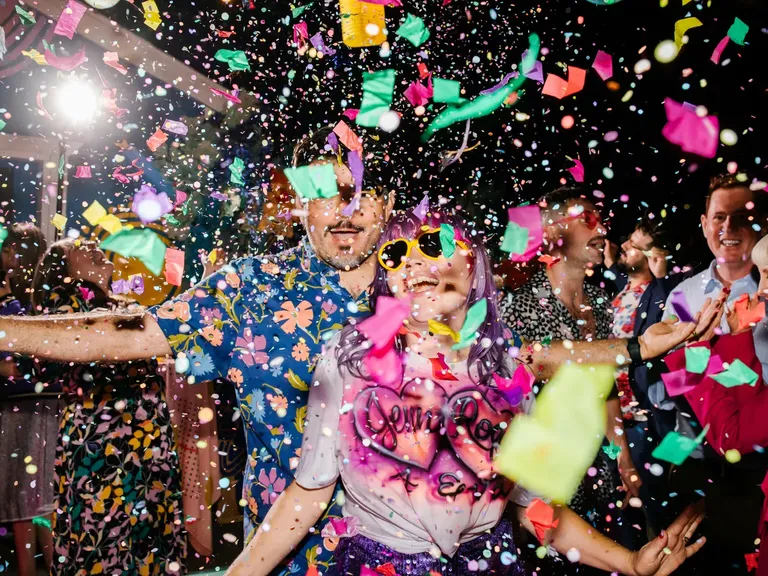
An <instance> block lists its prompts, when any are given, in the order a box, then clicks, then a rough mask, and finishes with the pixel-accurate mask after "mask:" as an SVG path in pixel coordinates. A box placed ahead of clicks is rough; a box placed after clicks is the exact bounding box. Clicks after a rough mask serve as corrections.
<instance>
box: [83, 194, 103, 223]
mask: <svg viewBox="0 0 768 576" xmlns="http://www.w3.org/2000/svg"><path fill="white" fill-rule="evenodd" d="M106 215H107V211H106V209H105V208H104V206H102V205H101V204H100V203H99V201H98V200H94V201H93V204H91V205H90V206H89V207H88V208H86V209H85V210H84V211H83V218H85V219H86V220H87V221H88V223H89V224H90V225H91V226H98V224H99V221H101V220H102V219H103V218H104V217H105V216H106Z"/></svg>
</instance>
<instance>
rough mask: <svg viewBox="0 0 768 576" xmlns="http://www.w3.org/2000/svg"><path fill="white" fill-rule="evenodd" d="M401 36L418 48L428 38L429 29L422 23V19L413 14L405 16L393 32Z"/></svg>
mask: <svg viewBox="0 0 768 576" xmlns="http://www.w3.org/2000/svg"><path fill="white" fill-rule="evenodd" d="M395 34H397V35H398V36H400V37H401V38H405V39H406V40H408V41H409V42H410V43H411V44H413V45H414V46H416V48H418V47H419V46H421V45H422V44H424V42H426V41H427V40H429V29H428V28H427V27H426V26H425V25H424V20H422V19H421V18H419V17H418V16H414V15H413V14H408V15H407V16H406V17H405V22H403V23H402V24H401V25H400V28H398V29H397V32H395Z"/></svg>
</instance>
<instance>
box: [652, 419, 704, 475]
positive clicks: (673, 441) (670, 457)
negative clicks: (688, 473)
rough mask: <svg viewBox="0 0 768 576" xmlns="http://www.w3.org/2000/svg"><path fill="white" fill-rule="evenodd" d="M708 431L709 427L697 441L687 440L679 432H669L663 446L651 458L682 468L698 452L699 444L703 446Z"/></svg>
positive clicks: (658, 447) (662, 443)
mask: <svg viewBox="0 0 768 576" xmlns="http://www.w3.org/2000/svg"><path fill="white" fill-rule="evenodd" d="M708 430H709V426H707V427H706V428H705V429H704V430H703V431H702V432H701V434H699V435H698V436H697V437H696V438H695V439H693V438H686V437H685V436H683V435H681V434H679V433H677V432H669V433H668V434H667V435H666V436H664V439H663V440H662V441H661V444H659V445H658V446H657V447H656V449H655V450H654V451H653V452H652V453H651V456H653V457H654V458H656V459H657V460H663V461H664V462H669V463H671V464H674V465H675V466H680V465H681V464H682V463H683V462H685V459H686V458H688V456H690V455H691V454H692V453H693V451H694V450H696V448H697V447H698V446H699V444H701V442H702V441H703V440H704V437H705V436H706V435H707V431H708Z"/></svg>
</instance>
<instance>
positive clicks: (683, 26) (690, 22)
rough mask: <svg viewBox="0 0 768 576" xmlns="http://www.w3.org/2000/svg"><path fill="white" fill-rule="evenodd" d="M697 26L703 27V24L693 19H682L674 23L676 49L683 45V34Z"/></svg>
mask: <svg viewBox="0 0 768 576" xmlns="http://www.w3.org/2000/svg"><path fill="white" fill-rule="evenodd" d="M699 26H703V24H702V23H701V20H699V19H698V18H695V17H692V18H683V19H682V20H678V21H677V22H675V44H676V45H677V47H678V49H679V48H680V47H681V46H682V45H683V36H685V33H686V32H688V30H690V29H691V28H697V27H699Z"/></svg>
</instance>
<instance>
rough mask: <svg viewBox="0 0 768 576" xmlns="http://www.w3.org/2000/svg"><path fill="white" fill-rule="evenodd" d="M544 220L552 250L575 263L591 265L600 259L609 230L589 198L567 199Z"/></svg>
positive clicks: (588, 266) (595, 264)
mask: <svg viewBox="0 0 768 576" xmlns="http://www.w3.org/2000/svg"><path fill="white" fill-rule="evenodd" d="M551 219H552V223H551V224H549V223H548V222H545V223H544V225H545V230H546V240H547V242H549V243H551V244H552V246H553V247H552V253H553V254H558V255H559V256H561V257H562V258H563V259H564V260H565V261H566V262H568V263H570V264H572V265H574V266H583V267H584V268H591V267H593V266H598V265H600V264H602V263H603V248H604V247H605V237H606V234H607V233H608V230H607V228H606V226H605V224H603V222H602V219H601V216H600V213H599V212H598V210H597V207H596V206H595V205H594V204H592V203H591V202H589V201H588V200H584V199H578V200H569V201H568V203H567V204H566V205H565V206H564V207H563V208H561V209H559V210H557V211H555V212H554V213H552V215H551Z"/></svg>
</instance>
